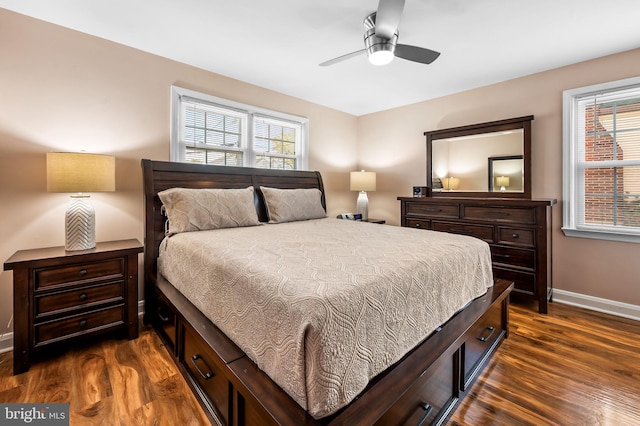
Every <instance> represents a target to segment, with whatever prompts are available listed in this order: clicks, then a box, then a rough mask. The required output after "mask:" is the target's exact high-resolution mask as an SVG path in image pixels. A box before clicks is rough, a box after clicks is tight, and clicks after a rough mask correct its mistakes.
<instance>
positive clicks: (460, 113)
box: [0, 9, 640, 340]
mask: <svg viewBox="0 0 640 426" xmlns="http://www.w3.org/2000/svg"><path fill="white" fill-rule="evenodd" d="M639 74H640V50H635V51H631V52H627V53H623V54H619V55H615V56H611V57H606V58H601V59H598V60H595V61H590V62H587V63H583V64H578V65H574V66H571V67H566V68H562V69H557V70H552V71H549V72H545V73H540V74H536V75H533V76H529V77H525V78H521V79H517V80H512V81H509V82H505V83H501V84H496V85H492V86H487V87H484V88H480V89H477V90H473V91H469V92H464V93H460V94H456V95H452V96H448V97H445V98H441V99H436V100H432V101H428V102H423V103H420V104H416V105H411V106H407V107H404V108H398V109H394V110H390V111H385V112H381V113H378V114H371V115H367V116H363V117H354V116H351V115H348V114H345V113H341V112H338V111H335V110H331V109H328V108H324V107H321V106H318V105H315V104H311V103H308V102H304V101H301V100H299V99H295V98H291V97H288V96H284V95H282V94H278V93H275V92H272V91H269V90H266V89H262V88H259V87H256V86H252V85H249V84H246V83H243V82H239V81H236V80H232V79H228V78H225V77H223V76H220V75H216V74H213V73H209V72H206V71H203V70H200V69H197V68H193V67H190V66H187V65H184V64H180V63H177V62H174V61H170V60H167V59H164V58H161V57H157V56H154V55H150V54H147V53H144V52H141V51H138V50H135V49H131V48H128V47H125V46H121V45H118V44H115V43H111V42H108V41H105V40H102V39H98V38H95V37H91V36H87V35H84V34H81V33H77V32H74V31H70V30H66V29H63V28H61V27H57V26H54V25H51V24H47V23H44V22H41V21H37V20H34V19H31V18H26V17H23V16H21V15H17V14H14V13H12V12H8V11H6V10H3V9H0V205H1V206H2V207H3V212H2V216H1V218H0V235H2V244H1V245H0V259H1V260H2V261H4V260H6V259H7V258H8V257H9V256H11V254H12V253H13V252H14V251H15V250H19V249H28V248H37V247H46V246H55V245H62V244H64V230H63V222H64V211H65V210H66V207H67V203H68V197H67V196H66V195H65V194H49V193H47V192H46V190H45V153H46V152H49V151H64V150H69V151H74V150H76V151H77V150H82V149H84V150H86V151H88V152H96V153H107V154H112V155H115V156H116V158H117V160H116V179H117V192H115V193H103V194H95V195H93V196H92V200H93V204H94V207H95V209H96V221H97V225H96V228H97V235H96V239H97V240H98V241H102V240H111V239H121V238H122V239H124V238H132V237H135V238H138V239H139V240H140V241H142V235H143V216H142V182H141V172H140V159H141V158H151V159H156V160H168V158H169V93H170V92H169V90H170V86H171V85H172V84H177V85H182V86H184V87H187V88H189V89H193V90H198V91H202V92H206V93H210V94H212V95H215V96H220V97H223V98H228V99H233V100H236V101H239V102H245V103H249V104H252V105H256V106H260V107H265V108H270V109H273V110H277V111H282V112H286V113H290V114H296V115H302V116H306V117H308V118H309V120H310V141H311V142H310V161H309V165H310V168H311V169H317V170H320V171H321V172H322V174H323V177H324V180H325V185H326V188H327V198H328V210H329V214H330V215H335V214H337V213H340V212H344V211H353V210H354V209H355V198H356V197H355V194H353V193H351V192H349V187H348V180H349V177H348V176H349V175H348V173H349V171H351V170H355V169H356V168H366V169H368V170H375V171H377V172H378V188H377V191H376V192H373V193H370V194H369V199H370V211H369V215H370V217H374V218H382V219H386V220H387V221H388V223H391V224H398V223H399V204H398V202H397V201H396V197H397V196H398V195H411V187H412V186H413V185H422V184H424V182H425V145H424V143H425V141H424V137H423V135H422V133H423V132H424V131H425V130H434V129H440V128H445V127H451V126H458V125H464V124H471V123H476V122H482V121H489V120H497V119H503V118H509V117H516V116H523V115H529V114H533V115H535V117H536V118H535V121H534V122H533V164H534V169H533V176H534V181H533V194H534V196H535V197H554V198H558V199H559V200H560V198H561V161H562V139H561V93H562V90H564V89H568V88H573V87H579V86H583V85H587V84H593V83H599V82H602V81H608V80H614V79H619V78H625V77H631V76H634V75H639ZM561 205H562V203H561V200H560V203H559V204H558V206H556V208H555V212H554V257H555V259H554V280H555V281H554V282H555V285H556V287H558V288H561V289H565V290H568V291H572V292H577V293H583V294H589V295H593V296H598V297H604V298H608V299H612V300H618V301H623V302H627V303H632V304H635V305H640V292H638V291H637V277H638V276H640V262H638V261H637V260H638V259H640V245H638V244H624V243H612V242H603V241H595V240H586V239H575V238H566V237H564V236H563V234H562V233H561V231H560V223H561ZM11 279H12V273H11V272H4V271H2V272H0V295H2V297H0V336H1V335H2V334H3V333H4V332H5V331H7V330H5V327H6V325H7V323H8V321H9V318H10V316H11V313H12V311H13V307H12V287H11V285H12V284H11ZM9 331H10V330H9ZM0 340H1V338H0Z"/></svg>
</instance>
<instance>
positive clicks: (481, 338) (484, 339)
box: [477, 325, 496, 342]
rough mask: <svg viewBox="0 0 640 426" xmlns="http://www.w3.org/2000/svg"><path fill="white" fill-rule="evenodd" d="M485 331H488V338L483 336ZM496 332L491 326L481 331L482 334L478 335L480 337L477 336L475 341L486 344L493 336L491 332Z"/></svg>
mask: <svg viewBox="0 0 640 426" xmlns="http://www.w3.org/2000/svg"><path fill="white" fill-rule="evenodd" d="M486 330H489V335H488V336H483V334H484V332H485V331H486ZM494 331H496V328H495V327H494V326H492V325H490V326H488V327H486V328H485V329H484V330H482V332H481V333H480V335H478V337H477V339H478V340H480V341H481V342H486V341H487V340H489V339H490V338H491V336H493V332H494Z"/></svg>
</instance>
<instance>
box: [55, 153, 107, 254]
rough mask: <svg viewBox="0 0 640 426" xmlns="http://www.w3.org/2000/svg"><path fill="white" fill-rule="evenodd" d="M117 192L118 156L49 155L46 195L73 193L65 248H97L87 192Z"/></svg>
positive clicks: (66, 214) (66, 224)
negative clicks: (49, 193)
mask: <svg viewBox="0 0 640 426" xmlns="http://www.w3.org/2000/svg"><path fill="white" fill-rule="evenodd" d="M115 190H116V179H115V157H113V156H111V155H100V154H86V153H75V152H49V153H47V192H71V193H74V194H73V195H71V204H70V205H69V208H68V209H67V212H66V213H65V249H66V250H67V251H76V250H88V249H92V248H94V247H95V246H96V229H95V222H96V219H95V211H94V210H93V206H92V205H91V202H90V201H89V195H88V194H86V193H87V192H113V191H115Z"/></svg>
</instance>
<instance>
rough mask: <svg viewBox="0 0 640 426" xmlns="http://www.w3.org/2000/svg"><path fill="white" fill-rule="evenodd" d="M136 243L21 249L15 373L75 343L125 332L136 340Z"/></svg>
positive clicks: (16, 271) (13, 262)
mask: <svg viewBox="0 0 640 426" xmlns="http://www.w3.org/2000/svg"><path fill="white" fill-rule="evenodd" d="M142 251H143V248H142V245H141V244H140V242H139V241H138V240H122V241H109V242H103V243H98V244H96V247H95V248H93V249H90V250H81V251H65V249H64V247H49V248H42V249H33V250H20V251H17V252H16V253H15V254H14V255H13V256H11V257H10V258H9V259H8V260H7V261H6V262H5V264H4V269H5V271H7V270H13V311H14V317H15V321H14V332H13V335H14V344H13V354H14V355H13V373H14V374H20V373H22V372H25V371H27V370H28V369H29V367H30V366H31V360H32V357H33V356H34V355H35V354H36V353H39V352H45V351H46V350H47V349H48V348H50V347H53V346H59V345H61V344H65V343H69V342H70V341H73V340H78V339H83V338H86V337H89V336H93V335H97V334H101V333H105V332H110V331H122V333H123V334H125V335H126V336H127V337H128V338H129V339H135V338H137V337H138V304H137V301H138V254H139V253H141V252H142Z"/></svg>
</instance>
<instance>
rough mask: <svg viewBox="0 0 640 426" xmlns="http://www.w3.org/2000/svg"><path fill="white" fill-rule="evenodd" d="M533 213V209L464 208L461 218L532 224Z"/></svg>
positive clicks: (534, 217) (534, 216) (534, 215)
mask: <svg viewBox="0 0 640 426" xmlns="http://www.w3.org/2000/svg"><path fill="white" fill-rule="evenodd" d="M535 213H536V211H535V209H533V208H517V207H501V206H495V207H481V206H464V207H463V214H462V217H463V218H464V219H468V220H485V221H486V220H488V221H492V222H493V221H495V222H512V223H526V224H534V223H535V222H536V214H535Z"/></svg>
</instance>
